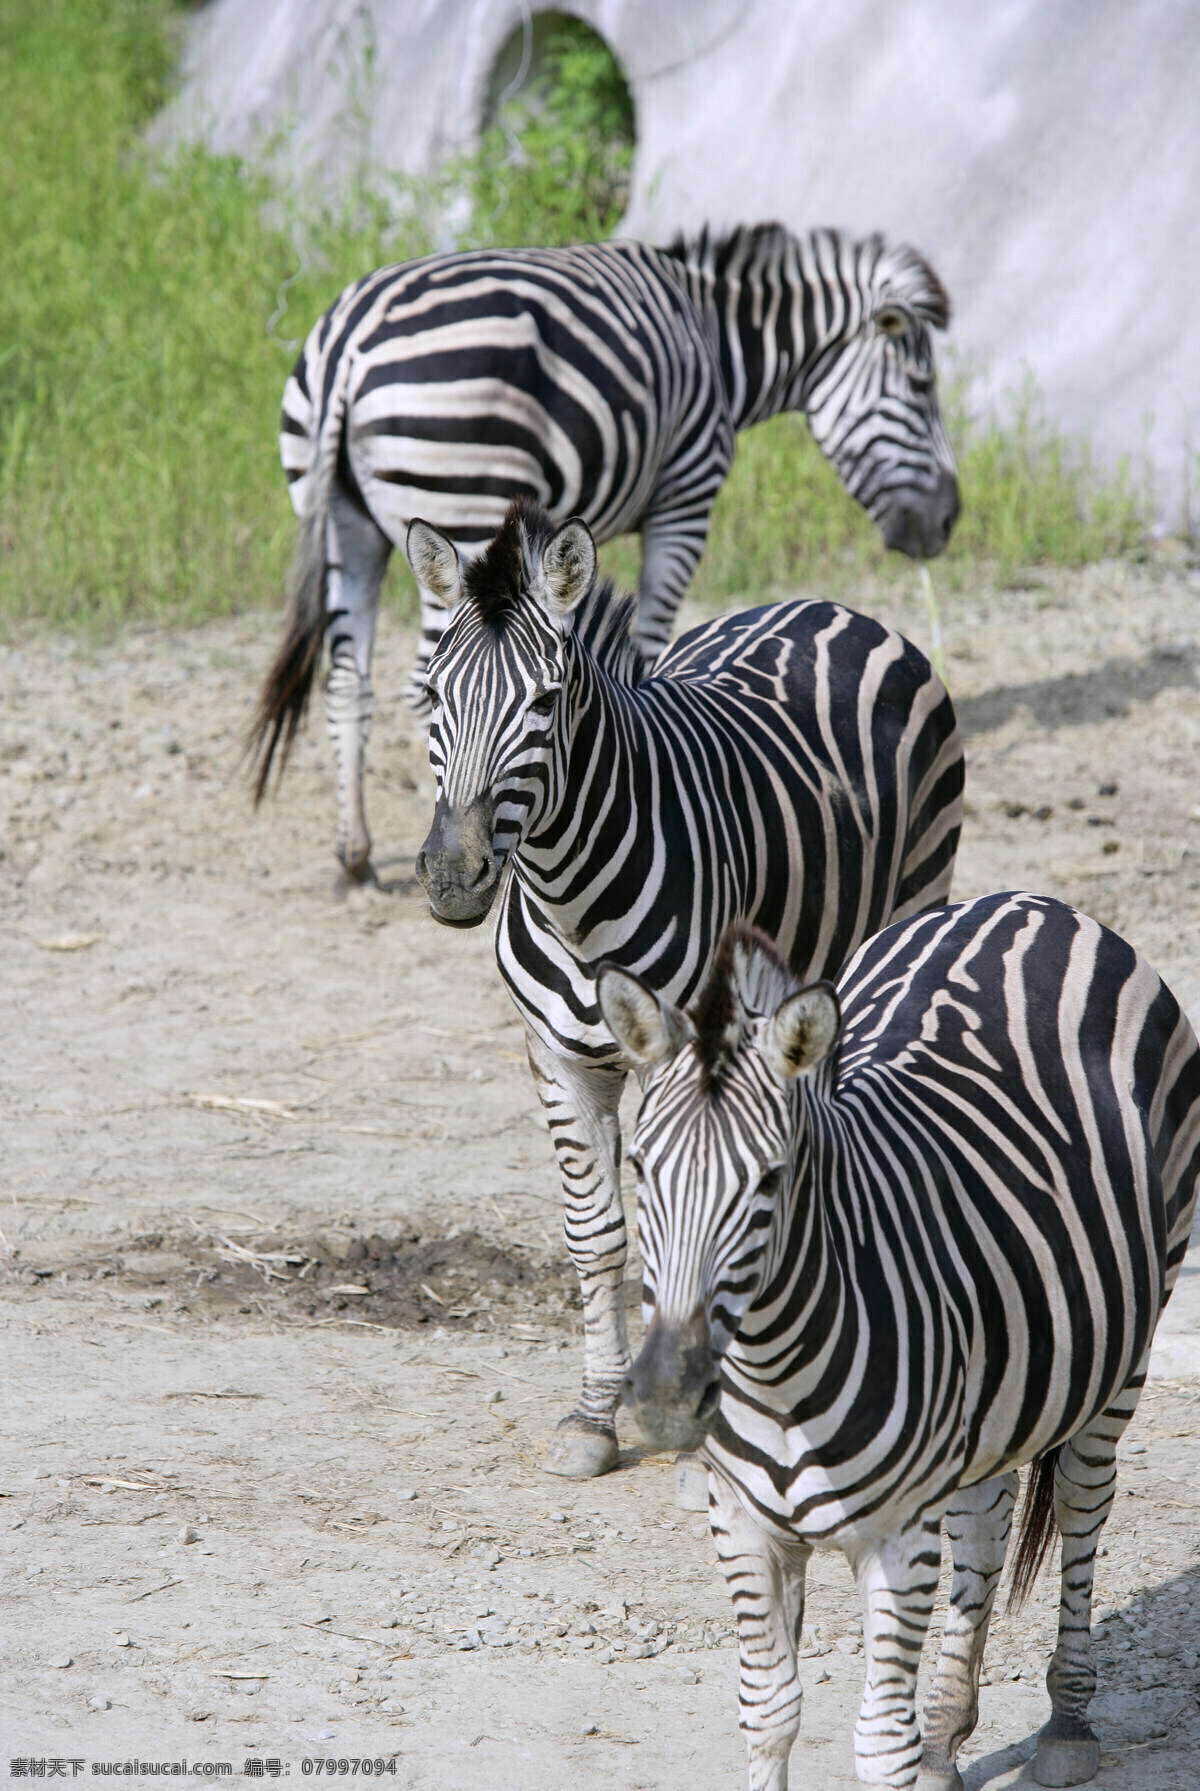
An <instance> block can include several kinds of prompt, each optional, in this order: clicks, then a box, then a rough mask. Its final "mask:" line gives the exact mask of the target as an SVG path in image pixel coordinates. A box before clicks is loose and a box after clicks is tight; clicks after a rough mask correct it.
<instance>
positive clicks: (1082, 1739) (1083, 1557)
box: [1033, 1361, 1146, 1785]
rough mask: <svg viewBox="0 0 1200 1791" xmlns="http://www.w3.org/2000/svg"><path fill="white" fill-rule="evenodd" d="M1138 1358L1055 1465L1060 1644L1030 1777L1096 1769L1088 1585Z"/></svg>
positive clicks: (1134, 1398)
mask: <svg viewBox="0 0 1200 1791" xmlns="http://www.w3.org/2000/svg"><path fill="white" fill-rule="evenodd" d="M1145 1378H1146V1363H1145V1361H1143V1362H1142V1363H1141V1366H1140V1368H1139V1370H1138V1372H1137V1374H1136V1375H1135V1376H1134V1377H1133V1379H1132V1380H1131V1381H1130V1382H1129V1383H1128V1384H1127V1385H1126V1386H1125V1388H1124V1389H1123V1390H1122V1392H1121V1393H1119V1394H1118V1396H1117V1398H1116V1399H1114V1400H1113V1402H1112V1404H1111V1405H1110V1406H1109V1407H1108V1408H1107V1410H1105V1411H1103V1412H1100V1413H1099V1414H1098V1415H1097V1416H1096V1417H1095V1418H1093V1419H1092V1421H1091V1423H1090V1424H1089V1425H1088V1426H1087V1427H1086V1429H1084V1430H1081V1431H1077V1432H1076V1434H1075V1435H1074V1436H1073V1437H1071V1438H1070V1439H1069V1440H1068V1441H1067V1442H1066V1443H1064V1444H1063V1446H1062V1448H1061V1449H1060V1450H1059V1452H1058V1460H1057V1461H1056V1463H1055V1466H1054V1516H1055V1518H1056V1520H1057V1522H1058V1528H1059V1532H1060V1534H1061V1536H1062V1584H1061V1591H1060V1594H1059V1606H1058V1646H1057V1647H1056V1648H1055V1650H1054V1657H1053V1659H1052V1660H1051V1662H1050V1669H1049V1671H1048V1672H1047V1674H1046V1689H1047V1691H1048V1692H1049V1693H1050V1703H1051V1706H1052V1713H1051V1717H1050V1721H1049V1722H1048V1723H1047V1724H1046V1726H1045V1728H1044V1729H1043V1730H1042V1732H1041V1734H1040V1735H1039V1736H1038V1745H1037V1754H1036V1755H1035V1757H1034V1762H1033V1776H1034V1778H1035V1779H1036V1780H1037V1782H1038V1784H1039V1785H1083V1784H1086V1783H1087V1781H1088V1779H1092V1778H1095V1776H1096V1773H1097V1772H1098V1771H1099V1768H1100V1743H1099V1741H1098V1740H1097V1739H1096V1736H1095V1735H1094V1734H1093V1732H1092V1729H1091V1727H1090V1725H1089V1723H1088V1720H1087V1716H1088V1708H1089V1706H1090V1705H1091V1702H1092V1694H1093V1693H1094V1692H1095V1689H1096V1669H1095V1667H1094V1665H1093V1664H1092V1639H1091V1632H1092V1585H1093V1581H1094V1578H1095V1571H1096V1549H1097V1546H1098V1545H1099V1541H1100V1532H1101V1531H1102V1530H1103V1528H1104V1525H1105V1523H1106V1521H1107V1519H1108V1514H1109V1512H1110V1511H1111V1509H1112V1502H1113V1496H1114V1494H1115V1492H1116V1484H1117V1459H1116V1458H1117V1443H1118V1442H1119V1441H1120V1438H1121V1435H1122V1433H1123V1431H1124V1429H1125V1426H1126V1425H1127V1424H1128V1423H1129V1420H1130V1419H1131V1418H1132V1417H1133V1414H1134V1411H1135V1410H1136V1408H1137V1402H1138V1398H1139V1396H1140V1394H1141V1391H1142V1387H1143V1385H1144V1383H1145Z"/></svg>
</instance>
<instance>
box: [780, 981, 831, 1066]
mask: <svg viewBox="0 0 1200 1791" xmlns="http://www.w3.org/2000/svg"><path fill="white" fill-rule="evenodd" d="M841 1027H842V1009H841V1004H840V1003H839V1001H838V998H837V990H836V989H835V988H834V986H833V984H832V983H810V984H809V986H808V988H807V989H801V990H800V993H799V994H798V995H792V996H789V998H788V999H787V1001H785V1002H784V1004H783V1006H782V1007H781V1008H778V1009H777V1010H776V1012H775V1013H774V1014H773V1015H772V1016H771V1019H770V1020H769V1021H768V1023H767V1030H766V1038H765V1040H764V1042H763V1050H764V1054H765V1056H766V1059H767V1062H768V1063H769V1064H770V1065H771V1068H772V1069H773V1070H774V1071H775V1073H776V1075H777V1076H779V1077H780V1078H781V1079H782V1080H783V1081H784V1082H790V1081H791V1080H792V1078H793V1076H800V1075H803V1073H804V1071H805V1070H811V1069H813V1068H814V1067H815V1066H816V1065H817V1064H819V1063H820V1062H821V1060H822V1058H824V1057H827V1056H828V1055H829V1053H830V1051H832V1050H833V1047H834V1045H835V1044H836V1043H837V1036H838V1033H839V1032H840V1031H841Z"/></svg>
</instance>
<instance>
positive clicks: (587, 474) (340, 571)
mask: <svg viewBox="0 0 1200 1791" xmlns="http://www.w3.org/2000/svg"><path fill="white" fill-rule="evenodd" d="M949 316H950V306H949V301H948V299H947V297H946V294H945V292H944V291H943V289H942V286H941V284H940V282H939V281H938V279H937V276H936V275H935V274H934V273H933V271H932V269H931V268H930V267H929V265H928V263H927V262H926V261H925V260H924V259H923V258H922V257H921V256H920V255H918V254H917V253H916V252H915V251H914V250H912V249H909V248H905V247H898V248H889V247H887V246H886V245H885V244H884V242H883V241H882V239H881V238H880V237H878V236H873V237H869V238H867V239H866V240H865V241H862V242H854V241H852V240H851V239H850V238H848V237H845V236H842V235H840V234H839V233H837V232H836V231H831V230H820V231H816V232H814V233H813V234H812V235H810V236H804V237H795V236H792V235H790V234H789V233H788V232H787V231H786V230H784V229H782V228H781V227H780V226H779V225H775V224H768V225H759V226H756V227H754V228H752V229H740V230H736V231H734V232H733V233H732V235H729V236H726V237H722V238H714V237H710V236H709V235H708V233H707V232H705V233H703V234H702V235H700V236H699V237H697V238H695V239H693V240H692V241H689V242H686V243H685V242H683V241H680V242H679V243H677V244H676V245H675V247H674V248H672V249H666V250H661V249H652V248H649V247H647V246H646V245H645V244H643V243H634V242H618V243H593V244H587V245H583V246H581V247H578V248H569V249H500V250H478V251H472V252H470V253H463V254H450V255H438V256H434V257H432V258H430V259H428V260H424V261H417V262H411V263H408V264H407V265H405V266H402V267H389V268H384V269H382V270H381V271H380V272H378V273H375V274H370V275H368V276H367V277H366V278H365V279H362V280H359V281H357V282H356V283H355V284H354V285H353V286H350V287H348V288H347V289H346V291H345V292H344V293H343V294H342V295H341V297H340V298H339V299H338V300H337V301H336V302H335V304H334V305H333V306H332V307H331V308H330V309H329V311H327V312H326V314H325V316H324V317H322V318H321V320H320V321H319V322H318V323H317V324H316V325H315V326H314V328H313V330H312V331H311V333H310V335H309V338H308V341H307V342H306V343H305V346H304V351H303V353H302V354H301V356H300V359H299V361H298V362H297V363H296V367H295V370H294V371H293V373H292V376H291V378H290V379H289V380H288V383H287V388H286V390H285V392H284V400H283V429H282V434H281V436H280V452H281V456H282V459H283V464H284V468H285V470H286V472H287V475H288V478H289V480H290V481H291V494H292V502H293V504H294V506H295V508H296V512H297V515H298V516H299V518H300V524H301V527H300V535H299V542H298V547H297V555H296V563H295V568H294V572H293V578H292V587H291V595H290V598H289V606H288V616H287V624H286V632H285V635H284V639H283V642H282V645H281V646H280V649H279V652H278V654H277V656H276V658H275V661H274V663H273V665H272V666H271V669H270V671H269V673H268V674H267V678H266V681H265V683H264V685H263V689H262V693H261V696H260V699H259V703H258V708H257V711H256V715H255V719H254V723H253V727H252V731H251V745H252V748H253V751H254V753H255V755H256V757H257V761H258V770H257V785H256V797H257V799H258V800H261V798H262V796H263V794H264V792H265V790H266V787H267V782H268V779H269V776H270V771H271V764H272V760H273V758H274V757H275V755H276V753H277V751H278V752H279V754H280V757H281V761H282V760H285V759H286V756H287V751H288V748H289V746H290V744H291V741H292V738H293V736H294V734H295V730H296V727H297V726H298V724H299V721H300V718H301V716H302V715H303V713H304V709H305V707H306V704H307V701H308V697H309V692H310V690H311V686H312V680H313V676H314V674H315V671H316V667H317V663H318V659H319V656H320V651H321V641H322V637H324V640H325V643H326V646H327V648H328V652H329V660H330V668H329V679H328V684H327V691H326V715H327V721H328V727H329V733H330V738H331V740H332V742H333V746H334V752H335V758H336V762H337V780H338V832H337V853H338V857H339V858H340V860H341V862H342V864H343V866H344V867H345V871H346V873H347V874H348V875H349V876H351V877H358V878H361V877H367V876H369V875H370V874H371V873H370V850H371V842H370V835H369V833H368V831H367V824H366V818H365V814H364V809H363V790H362V779H363V766H364V754H365V751H366V741H367V736H368V733H369V730H370V724H371V717H372V715H373V713H374V703H375V698H374V693H373V691H372V687H371V675H370V674H371V653H372V648H373V645H374V636H375V617H376V610H377V606H378V599H379V589H380V585H381V583H382V580H383V574H384V570H385V568H386V565H387V561H388V557H389V555H390V553H391V549H392V545H393V544H394V543H397V542H401V541H403V540H404V539H405V532H406V530H407V528H408V525H409V522H410V521H411V519H412V518H413V517H414V516H418V515H419V516H422V517H425V518H427V519H429V520H430V521H431V522H432V523H433V524H434V525H435V526H436V527H438V528H441V529H443V530H444V531H445V532H446V533H447V534H448V535H449V536H450V537H451V539H452V540H454V541H455V542H456V544H457V545H458V546H459V547H460V548H462V549H463V550H464V551H466V552H474V551H477V550H478V549H480V548H481V547H482V546H483V545H484V544H485V543H486V542H487V541H488V540H489V539H490V538H491V536H492V535H493V534H494V533H495V531H496V529H497V528H498V527H499V525H500V523H501V521H502V520H503V517H504V514H505V511H506V510H507V507H508V504H509V502H510V501H511V500H512V499H514V498H517V497H528V498H531V499H534V500H536V501H537V502H538V503H540V504H542V505H544V506H545V507H546V509H547V510H548V511H549V512H550V514H551V516H553V517H554V518H555V519H557V520H559V521H561V520H563V519H565V518H566V517H568V516H575V515H578V516H581V517H583V519H584V520H585V521H586V522H587V523H588V525H589V527H590V528H591V530H592V533H593V535H594V537H595V539H597V540H599V541H607V540H610V539H611V538H612V537H614V536H616V535H621V534H625V533H627V532H629V531H631V530H634V529H637V530H640V532H641V537H642V569H641V578H640V582H639V590H638V638H639V640H640V641H641V643H642V645H643V647H644V648H645V650H646V651H647V653H648V654H650V655H651V656H655V655H657V654H658V653H660V652H661V651H662V649H663V648H664V646H665V645H666V643H667V639H668V636H669V634H670V631H671V624H672V621H673V619H674V616H675V612H676V610H677V609H678V607H679V602H680V599H681V597H682V595H683V592H684V590H685V588H686V586H687V584H688V581H689V579H690V578H691V576H692V573H693V571H694V570H695V567H696V562H697V561H698V560H699V558H700V554H701V551H702V549H703V547H704V541H705V536H706V534H707V532H708V519H709V512H710V511H711V508H712V504H713V500H714V498H715V497H716V494H717V490H718V488H719V487H720V485H721V483H722V481H723V480H724V478H725V475H726V473H727V472H728V471H729V468H730V465H731V463H732V460H733V452H734V434H735V432H736V431H737V430H739V429H744V428H746V427H748V426H749V425H750V424H752V423H757V422H761V421H762V420H763V419H764V418H765V417H771V416H774V415H776V414H777V413H778V412H780V411H785V410H802V411H803V412H804V413H805V415H806V416H807V418H808V422H809V425H810V427H811V429H812V432H813V436H814V438H815V439H816V441H817V443H818V445H819V446H820V447H821V449H822V451H823V452H824V453H825V454H826V455H827V456H828V458H829V459H830V461H831V462H832V464H833V466H834V468H835V469H836V471H837V473H838V476H839V477H840V478H841V480H842V482H843V484H844V485H845V487H846V489H847V490H848V491H849V492H850V493H851V495H852V496H853V497H855V498H857V499H858V501H859V503H861V504H863V505H864V506H865V507H866V509H867V511H868V512H869V514H870V515H871V516H872V518H873V519H874V520H875V522H876V523H877V524H878V525H879V528H880V530H881V531H882V534H883V537H884V540H885V541H886V542H887V544H888V546H889V547H894V548H898V549H899V550H901V551H902V552H904V553H907V554H910V555H914V556H917V555H925V556H933V555H934V554H938V553H940V552H941V551H942V548H943V547H944V545H945V543H946V540H947V539H948V537H949V534H950V530H951V528H952V527H953V524H954V519H955V517H956V516H957V514H958V485H957V481H956V478H955V470H954V456H953V454H952V453H951V450H950V444H949V442H948V440H947V438H946V433H945V429H944V428H943V426H942V420H941V416H940V413H939V410H938V402H937V392H936V388H935V384H934V368H933V349H932V345H931V342H930V326H933V327H936V328H944V327H945V325H946V324H947V322H948V321H949ZM421 612H422V623H423V638H422V643H421V649H420V654H419V656H418V661H417V666H416V670H415V672H414V675H413V680H412V682H411V683H410V696H411V698H412V700H413V701H414V704H415V706H416V707H418V709H420V710H421V711H422V712H424V707H425V706H426V696H425V690H424V676H423V675H424V669H425V666H426V664H427V662H428V658H429V655H430V653H431V652H432V650H433V648H434V646H435V645H436V644H437V641H438V639H439V638H440V636H441V632H442V630H443V628H444V627H445V624H446V611H445V608H444V606H443V605H442V604H441V603H440V602H439V600H438V598H437V594H436V593H435V592H433V591H431V590H430V589H429V588H428V586H424V585H423V586H422V587H421Z"/></svg>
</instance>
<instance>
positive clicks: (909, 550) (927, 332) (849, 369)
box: [798, 232, 959, 559]
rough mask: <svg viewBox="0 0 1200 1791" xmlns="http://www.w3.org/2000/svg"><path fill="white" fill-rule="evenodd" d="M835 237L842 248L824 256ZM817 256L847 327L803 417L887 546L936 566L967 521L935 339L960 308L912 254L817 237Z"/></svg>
mask: <svg viewBox="0 0 1200 1791" xmlns="http://www.w3.org/2000/svg"><path fill="white" fill-rule="evenodd" d="M824 238H832V244H831V245H830V246H828V247H827V248H826V250H825V252H824V253H823V252H822V239H824ZM813 250H814V252H815V255H816V260H817V264H818V267H819V271H820V274H821V276H822V277H821V279H820V280H819V281H818V283H817V286H818V290H823V291H824V292H825V294H826V303H827V304H829V305H830V306H831V307H832V312H833V313H834V315H835V316H836V324H835V327H833V328H832V329H829V330H828V331H827V334H826V336H825V339H824V340H822V339H821V338H820V336H819V337H818V342H817V352H816V353H815V355H814V356H813V357H812V358H811V359H810V361H809V362H808V364H807V365H806V367H805V368H804V370H803V374H802V379H801V391H800V394H799V399H798V402H799V407H800V408H802V409H803V410H804V412H805V414H806V416H807V418H808V424H809V428H810V429H811V430H812V434H813V439H814V440H815V441H816V443H817V445H818V447H819V448H820V449H821V451H822V453H823V454H824V455H825V456H826V458H827V459H828V460H829V461H830V462H831V463H832V465H833V467H834V470H835V471H836V472H837V475H838V477H839V478H840V479H841V481H842V483H843V485H844V486H845V487H846V490H847V491H848V492H849V493H850V495H851V497H853V498H856V499H857V500H858V502H859V503H860V504H861V505H862V506H863V508H864V509H865V510H866V512H867V514H868V515H869V516H870V517H871V519H872V521H873V522H874V523H875V525H876V527H877V528H878V529H879V532H880V534H881V535H882V536H883V539H884V542H885V543H886V545H887V546H888V547H890V548H894V549H896V550H897V551H899V552H900V553H904V554H908V555H909V557H910V558H912V559H933V558H935V557H936V556H937V555H938V554H940V553H941V552H942V550H943V548H944V547H945V546H946V543H947V542H948V541H949V539H950V532H951V530H952V529H953V527H954V524H955V521H956V519H957V517H958V512H959V497H958V477H957V468H956V466H955V460H954V451H953V449H952V448H951V446H950V441H949V437H948V436H947V434H946V428H945V424H944V423H943V422H942V414H941V410H940V408H939V405H938V395H937V384H936V380H935V374H934V364H933V341H932V337H931V329H945V328H946V326H947V324H948V323H949V321H950V300H949V298H948V297H947V296H946V292H945V288H944V287H943V286H942V283H941V281H940V280H939V279H938V277H937V275H936V274H935V273H934V271H933V269H932V268H931V267H930V266H929V263H928V262H927V261H926V260H925V258H924V257H923V256H922V255H919V254H918V253H917V251H916V250H915V249H910V248H908V247H907V246H904V245H901V246H899V247H897V248H889V247H887V246H886V245H885V243H884V241H883V239H882V238H881V237H878V236H874V237H869V238H868V239H867V240H866V241H865V242H860V243H854V242H850V241H849V240H848V239H846V238H843V237H838V236H835V235H834V233H833V232H818V233H817V236H816V237H815V238H814V241H813ZM827 262H828V263H829V264H830V265H829V266H827V265H826V263H827ZM831 280H832V281H833V284H832V285H831V284H830V282H831ZM833 320H834V319H833V317H831V319H830V321H831V322H832V321H833Z"/></svg>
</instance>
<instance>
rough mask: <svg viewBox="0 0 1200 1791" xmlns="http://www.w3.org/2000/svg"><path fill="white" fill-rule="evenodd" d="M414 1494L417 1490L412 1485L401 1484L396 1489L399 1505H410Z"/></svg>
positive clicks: (414, 1496)
mask: <svg viewBox="0 0 1200 1791" xmlns="http://www.w3.org/2000/svg"><path fill="white" fill-rule="evenodd" d="M416 1496H417V1491H416V1488H415V1487H413V1486H401V1487H398V1488H397V1490H396V1500H397V1503H399V1504H401V1505H411V1504H412V1502H413V1500H414V1499H415V1498H416Z"/></svg>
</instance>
